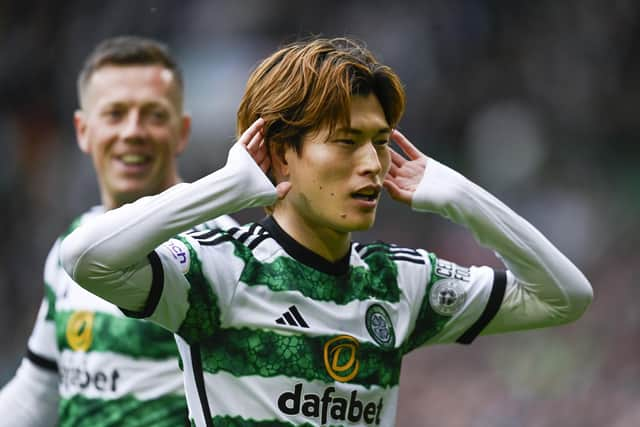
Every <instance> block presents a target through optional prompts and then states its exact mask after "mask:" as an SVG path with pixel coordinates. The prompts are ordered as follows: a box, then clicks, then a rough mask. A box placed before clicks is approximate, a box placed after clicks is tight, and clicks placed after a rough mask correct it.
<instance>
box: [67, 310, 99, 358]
mask: <svg viewBox="0 0 640 427" xmlns="http://www.w3.org/2000/svg"><path fill="white" fill-rule="evenodd" d="M94 317H95V313H93V312H92V311H76V312H74V313H73V314H72V315H71V317H69V321H68V322H67V331H66V336H67V342H68V343H69V347H71V349H72V350H76V351H87V350H88V349H89V347H91V342H92V341H93V319H94Z"/></svg>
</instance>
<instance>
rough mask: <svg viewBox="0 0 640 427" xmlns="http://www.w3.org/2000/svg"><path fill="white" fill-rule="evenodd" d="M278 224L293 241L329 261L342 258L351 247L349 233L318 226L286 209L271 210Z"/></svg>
mask: <svg viewBox="0 0 640 427" xmlns="http://www.w3.org/2000/svg"><path fill="white" fill-rule="evenodd" d="M273 217H274V219H275V220H276V221H277V222H278V225H279V226H280V227H281V228H282V229H283V230H284V231H285V232H286V233H287V234H288V235H289V236H291V237H292V238H293V239H294V240H295V241H297V242H298V243H300V244H301V245H302V246H304V247H305V248H307V249H309V250H311V251H312V252H314V253H316V254H317V255H319V256H321V257H322V258H324V259H326V260H327V261H330V262H335V261H337V260H339V259H342V258H343V257H344V256H345V255H346V254H347V252H348V251H349V249H350V248H351V233H348V232H338V231H336V230H333V229H330V228H328V227H318V225H317V224H311V223H310V222H309V221H306V220H305V218H303V217H301V216H299V215H292V214H290V213H289V212H288V211H287V210H280V209H276V210H275V211H274V212H273Z"/></svg>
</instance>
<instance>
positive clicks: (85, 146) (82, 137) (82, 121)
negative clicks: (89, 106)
mask: <svg viewBox="0 0 640 427" xmlns="http://www.w3.org/2000/svg"><path fill="white" fill-rule="evenodd" d="M73 126H74V127H75V129H76V141H77V142H78V147H80V150H82V152H83V153H86V154H91V144H90V143H89V137H88V135H87V115H86V113H85V112H84V111H82V110H76V111H75V113H73Z"/></svg>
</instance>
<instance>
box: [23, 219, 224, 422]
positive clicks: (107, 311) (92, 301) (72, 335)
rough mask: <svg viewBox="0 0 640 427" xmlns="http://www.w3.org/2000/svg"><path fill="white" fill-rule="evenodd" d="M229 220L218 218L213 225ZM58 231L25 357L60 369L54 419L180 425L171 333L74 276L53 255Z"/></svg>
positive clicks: (182, 416) (183, 413)
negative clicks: (127, 312)
mask: <svg viewBox="0 0 640 427" xmlns="http://www.w3.org/2000/svg"><path fill="white" fill-rule="evenodd" d="M102 213H103V209H102V208H101V207H96V208H93V209H91V210H90V211H88V212H87V213H85V214H84V215H82V216H81V217H80V218H78V219H77V220H76V221H75V222H74V223H73V225H72V226H71V228H70V230H69V232H71V231H72V230H73V229H75V228H76V227H78V226H79V225H80V224H82V223H83V222H85V221H90V220H91V219H92V218H94V217H95V216H97V215H100V214H102ZM227 219H228V218H227ZM232 224H235V223H234V222H233V221H232V220H230V219H228V221H226V220H224V219H223V220H222V221H221V222H218V223H216V224H214V225H215V226H218V227H219V226H222V225H227V226H230V225H232ZM202 229H206V227H203V228H202ZM63 237H64V236H63ZM63 237H61V238H60V239H58V241H56V243H55V244H54V246H53V248H52V250H51V251H50V253H49V256H48V257H47V262H46V265H45V298H44V300H43V302H42V305H41V307H40V311H39V313H38V319H37V321H36V325H35V327H34V330H33V332H32V335H31V337H30V338H29V343H28V351H27V358H28V359H29V360H30V361H31V362H32V363H34V364H35V365H37V366H39V367H40V368H43V369H49V370H53V371H57V372H58V373H59V375H60V383H59V392H60V397H61V401H60V410H59V425H60V426H74V427H77V426H91V427H100V426H115V425H117V426H130V427H134V426H154V427H156V426H159V427H162V426H166V427H175V426H182V425H185V423H187V422H188V418H187V408H186V401H185V397H184V386H183V375H182V371H181V370H180V367H179V359H178V352H177V348H176V343H175V339H174V336H173V334H172V333H170V332H168V331H166V330H165V329H163V328H160V327H159V326H157V325H154V324H153V323H151V322H146V321H139V320H135V319H130V318H128V317H126V316H124V314H123V313H122V312H121V311H120V310H119V309H118V308H117V307H116V306H115V305H113V304H111V303H109V302H107V301H105V300H103V299H101V298H99V297H97V296H95V295H93V294H91V293H89V292H88V291H86V290H84V289H83V288H82V287H80V286H79V285H77V284H76V283H75V282H73V280H72V279H71V278H70V277H69V276H68V275H67V273H66V272H65V271H64V269H63V268H62V267H61V265H60V263H59V261H58V252H59V247H60V242H61V241H62V238H63Z"/></svg>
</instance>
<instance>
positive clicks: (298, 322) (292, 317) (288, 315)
mask: <svg viewBox="0 0 640 427" xmlns="http://www.w3.org/2000/svg"><path fill="white" fill-rule="evenodd" d="M276 323H277V324H278V325H289V326H299V327H301V328H308V327H309V324H308V323H307V322H306V320H304V318H303V317H302V314H300V311H298V308H297V307H296V306H295V305H292V306H291V307H289V309H288V310H287V311H285V312H284V313H283V314H282V316H281V317H278V318H277V319H276Z"/></svg>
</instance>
